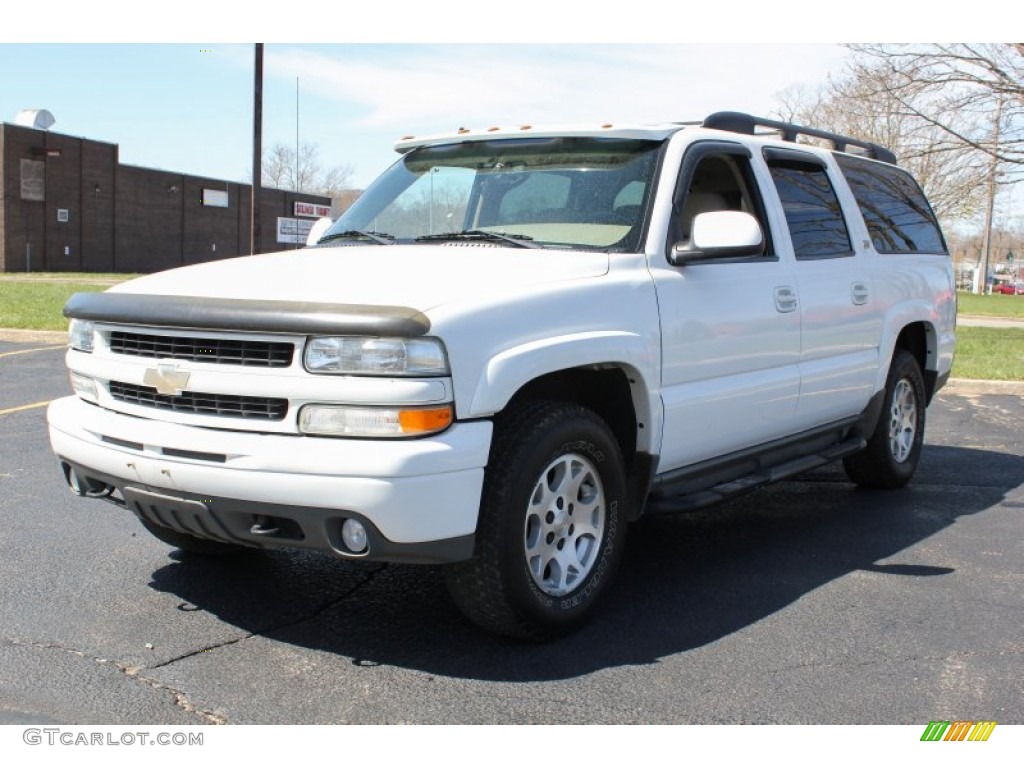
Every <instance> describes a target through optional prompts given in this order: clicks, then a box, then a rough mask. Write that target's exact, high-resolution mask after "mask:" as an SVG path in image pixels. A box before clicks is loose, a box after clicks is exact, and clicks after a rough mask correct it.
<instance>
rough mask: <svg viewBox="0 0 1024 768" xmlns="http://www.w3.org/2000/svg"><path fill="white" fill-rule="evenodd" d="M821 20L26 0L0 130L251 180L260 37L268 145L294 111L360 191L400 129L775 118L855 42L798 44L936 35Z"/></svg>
mask: <svg viewBox="0 0 1024 768" xmlns="http://www.w3.org/2000/svg"><path fill="white" fill-rule="evenodd" d="M982 1H983V2H986V1H987V0H982ZM9 5H11V4H9ZM802 6H803V7H802ZM824 8H825V7H824V6H822V5H821V4H820V3H818V2H812V0H791V2H790V3H788V4H786V6H785V9H784V10H783V9H782V7H781V6H778V5H777V4H765V3H763V2H756V0H732V2H730V3H728V4H721V3H717V4H716V3H686V4H676V5H673V4H666V3H663V2H654V0H631V1H630V2H629V3H628V4H622V3H619V4H615V3H607V4H604V5H601V4H597V3H595V2H593V0H589V1H588V2H582V1H580V0H504V2H503V3H501V4H497V3H483V2H481V1H480V0H446V1H445V3H443V4H429V3H425V2H421V1H418V2H411V0H389V2H388V3H387V4H386V5H383V4H371V3H359V4H355V3H348V4H346V5H340V4H338V5H331V4H318V5H313V4H294V3H292V4H289V3H286V2H281V0H275V1H274V2H271V1H270V0H247V1H246V2H245V3H230V4H228V3H218V2H216V0H175V2H174V3H173V4H170V5H165V6H154V5H152V4H150V5H144V4H143V5H140V4H139V3H138V2H129V1H128V0H91V1H90V2H89V3H82V2H72V1H71V0H47V2H46V3H45V5H34V4H25V3H17V4H13V7H10V8H7V9H5V10H4V11H3V14H2V23H0V121H6V122H11V121H13V120H14V117H15V115H16V114H17V113H18V112H19V111H20V110H22V109H38V108H43V109H48V110H50V112H52V113H53V114H54V116H55V117H56V119H57V122H56V123H55V125H54V126H53V128H52V130H54V131H56V132H60V133H66V134H70V135H73V136H83V137H87V138H91V139H97V140H103V141H108V142H112V143H116V144H118V145H120V156H121V161H122V162H123V163H127V164H132V165H142V166H147V167H154V168H163V169H166V170H171V171H182V172H186V173H192V174H197V175H206V176H211V177H215V178H226V179H233V180H243V181H244V180H247V179H248V176H249V174H250V172H251V166H252V160H251V140H252V68H253V46H252V41H256V40H263V41H265V43H266V49H265V56H266V58H265V69H264V106H263V114H264V134H263V135H264V146H265V147H269V146H271V145H273V144H274V143H278V142H280V143H285V144H287V145H289V146H294V145H295V140H296V117H298V133H299V138H300V140H301V141H302V142H312V143H315V144H316V145H317V146H318V147H319V153H320V161H321V164H322V165H324V166H345V165H349V166H351V167H352V169H353V176H352V182H353V183H354V184H355V185H356V186H365V184H367V183H368V182H369V181H371V180H372V179H373V178H374V177H375V176H376V175H377V174H378V173H379V172H380V171H382V170H383V169H384V168H385V167H387V166H388V165H389V164H390V163H391V162H393V160H394V159H395V157H396V155H395V154H394V151H393V149H392V146H393V144H394V142H395V141H396V140H397V139H398V138H399V137H401V136H403V135H405V134H410V133H411V134H416V135H422V134H428V133H436V132H445V131H451V130H454V129H456V128H458V127H460V126H468V127H479V126H485V125H486V126H491V125H502V124H506V125H507V124H522V123H530V124H534V125H537V124H542V123H552V122H578V121H591V120H599V121H601V122H661V121H666V120H696V119H700V118H702V117H704V116H706V115H707V114H709V113H710V112H713V111H716V110H720V109H734V110H741V111H748V112H753V113H759V114H768V113H770V112H771V110H772V109H773V107H774V106H775V95H776V94H777V93H779V92H780V91H782V90H784V89H786V88H789V87H795V86H804V87H814V86H815V85H817V84H818V83H820V82H822V81H823V80H824V79H825V78H826V77H827V76H828V74H829V73H830V72H832V73H836V74H838V73H840V72H841V70H842V68H843V64H844V60H845V58H846V51H845V49H843V48H842V47H841V46H839V45H836V44H831V43H820V42H805V41H813V40H830V39H836V36H837V35H839V34H840V32H841V33H842V35H843V37H844V38H845V39H847V40H858V39H859V40H864V39H878V38H879V37H880V36H881V35H880V34H879V31H880V30H881V29H884V37H885V38H887V39H899V36H900V30H901V29H902V30H913V33H914V34H913V37H914V38H915V39H923V38H927V37H929V35H931V34H934V30H930V29H927V28H925V27H923V26H922V17H921V14H920V13H919V12H918V11H917V10H914V9H912V8H907V9H904V10H901V9H899V8H896V7H895V6H893V4H892V3H891V2H887V1H886V0H861V2H860V3H858V5H857V10H856V13H853V12H850V11H849V10H848V9H847V10H845V11H841V12H840V15H839V16H838V17H837V16H835V15H832V16H830V15H829V12H828V11H826V10H824ZM833 10H835V9H833ZM901 13H902V14H904V16H903V18H901V17H900V15H899V14H901ZM980 16H981V15H980V14H972V15H970V16H969V17H967V18H962V16H960V15H958V17H957V22H956V23H957V25H958V31H959V32H961V33H962V34H964V35H966V36H967V37H970V34H969V33H970V32H972V29H971V26H970V25H971V24H972V23H973V24H975V26H976V25H977V23H978V21H977V20H978V19H979V18H980ZM879 19H884V20H885V23H884V24H879ZM935 19H941V15H939V14H933V15H931V16H929V17H926V18H925V19H924V22H925V23H930V24H932V25H934V24H935V23H936V22H935ZM947 24H948V23H947ZM963 25H966V26H963ZM197 35H209V36H210V38H211V39H212V42H211V41H204V40H197V39H196V37H197ZM957 36H958V37H959V36H960V35H957ZM942 37H943V36H942V35H941V34H940V36H939V37H938V38H937V39H942ZM945 37H948V34H947V35H945ZM296 78H298V102H299V105H298V107H299V108H298V115H296Z"/></svg>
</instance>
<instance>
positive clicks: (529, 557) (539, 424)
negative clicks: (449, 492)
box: [448, 402, 626, 640]
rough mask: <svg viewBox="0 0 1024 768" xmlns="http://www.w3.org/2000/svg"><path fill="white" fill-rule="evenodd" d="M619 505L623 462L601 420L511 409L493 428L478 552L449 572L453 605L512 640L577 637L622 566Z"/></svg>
mask: <svg viewBox="0 0 1024 768" xmlns="http://www.w3.org/2000/svg"><path fill="white" fill-rule="evenodd" d="M625 499H626V480H625V470H624V469H623V461H622V452H621V451H620V449H619V445H618V443H617V442H616V440H615V437H614V435H613V434H612V432H611V430H610V429H609V428H608V425H607V424H605V422H604V421H603V420H602V419H601V418H600V417H599V416H597V415H596V414H595V413H593V412H592V411H589V410H587V409H585V408H582V407H580V406H577V405H573V404H569V403H550V402H540V403H528V404H526V405H524V406H521V407H518V408H514V409H513V410H512V411H511V412H510V413H508V414H505V415H503V417H502V418H501V419H499V421H498V422H497V423H496V425H495V435H494V443H493V446H492V448H491V457H490V461H489V462H488V467H487V474H486V476H485V480H484V492H483V499H482V502H481V506H480V518H479V522H478V525H477V542H476V552H475V554H474V557H473V559H472V560H469V561H466V562H464V563H457V564H455V565H453V566H450V567H449V569H448V586H449V590H450V591H451V594H452V597H453V598H454V600H455V602H456V603H457V604H458V606H459V607H460V608H461V609H462V611H463V613H465V614H466V616H468V617H469V618H470V619H471V620H472V621H473V622H475V623H476V624H478V625H480V626H481V627H483V628H485V629H488V630H490V631H493V632H497V633H499V634H503V635H508V636H511V637H519V638H525V639H533V640H545V639H549V638H552V637H556V636H559V635H563V634H566V633H568V632H570V631H572V630H574V629H576V628H578V627H579V626H580V625H581V624H582V623H583V622H584V621H586V620H587V619H588V618H589V617H590V615H591V614H592V612H593V611H594V609H595V607H596V606H597V604H598V602H599V601H600V598H601V596H602V595H603V594H604V592H605V591H606V589H607V587H608V584H609V582H610V581H611V577H612V573H613V572H614V570H615V568H616V566H617V565H618V562H619V560H620V558H621V554H622V548H623V544H624V541H625V533H626V530H625V529H626V514H625Z"/></svg>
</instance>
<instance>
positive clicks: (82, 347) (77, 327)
mask: <svg viewBox="0 0 1024 768" xmlns="http://www.w3.org/2000/svg"><path fill="white" fill-rule="evenodd" d="M95 332H96V326H94V325H93V324H92V323H90V322H89V321H88V320H74V319H73V320H72V321H71V325H70V326H68V346H69V347H71V348H72V349H77V350H78V351H79V352H92V347H93V336H94V335H95Z"/></svg>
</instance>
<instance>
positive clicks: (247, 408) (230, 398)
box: [110, 381, 288, 421]
mask: <svg viewBox="0 0 1024 768" xmlns="http://www.w3.org/2000/svg"><path fill="white" fill-rule="evenodd" d="M110 396H111V397H113V398H114V399H115V400H120V401H121V402H123V403H131V404H132V405H142V406H146V407H148V408H162V409H163V410H167V411H176V412H178V413H195V414H199V415H202V416H228V417H232V418H242V419H263V420H265V421H280V420H281V419H283V418H284V417H285V414H287V413H288V401H287V400H285V399H283V398H280V397H251V396H242V395H220V394H211V393H207V392H182V393H181V394H180V395H161V394H159V393H158V392H157V391H156V389H154V388H153V387H142V386H138V385H136V384H125V383H124V382H121V381H112V382H110Z"/></svg>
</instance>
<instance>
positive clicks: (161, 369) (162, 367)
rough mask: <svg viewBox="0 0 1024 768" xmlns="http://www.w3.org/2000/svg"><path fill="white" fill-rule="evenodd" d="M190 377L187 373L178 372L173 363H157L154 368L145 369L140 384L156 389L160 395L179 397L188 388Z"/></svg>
mask: <svg viewBox="0 0 1024 768" xmlns="http://www.w3.org/2000/svg"><path fill="white" fill-rule="evenodd" d="M191 375H192V374H190V373H188V372H187V371H179V370H178V366H176V365H175V364H174V363H159V364H158V365H157V367H156V368H147V369H146V375H145V376H143V377H142V383H143V384H146V385H147V386H150V387H156V391H157V392H158V393H159V394H161V395H180V394H181V393H182V392H183V391H184V390H185V387H187V386H188V380H189V378H190V377H191Z"/></svg>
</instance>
